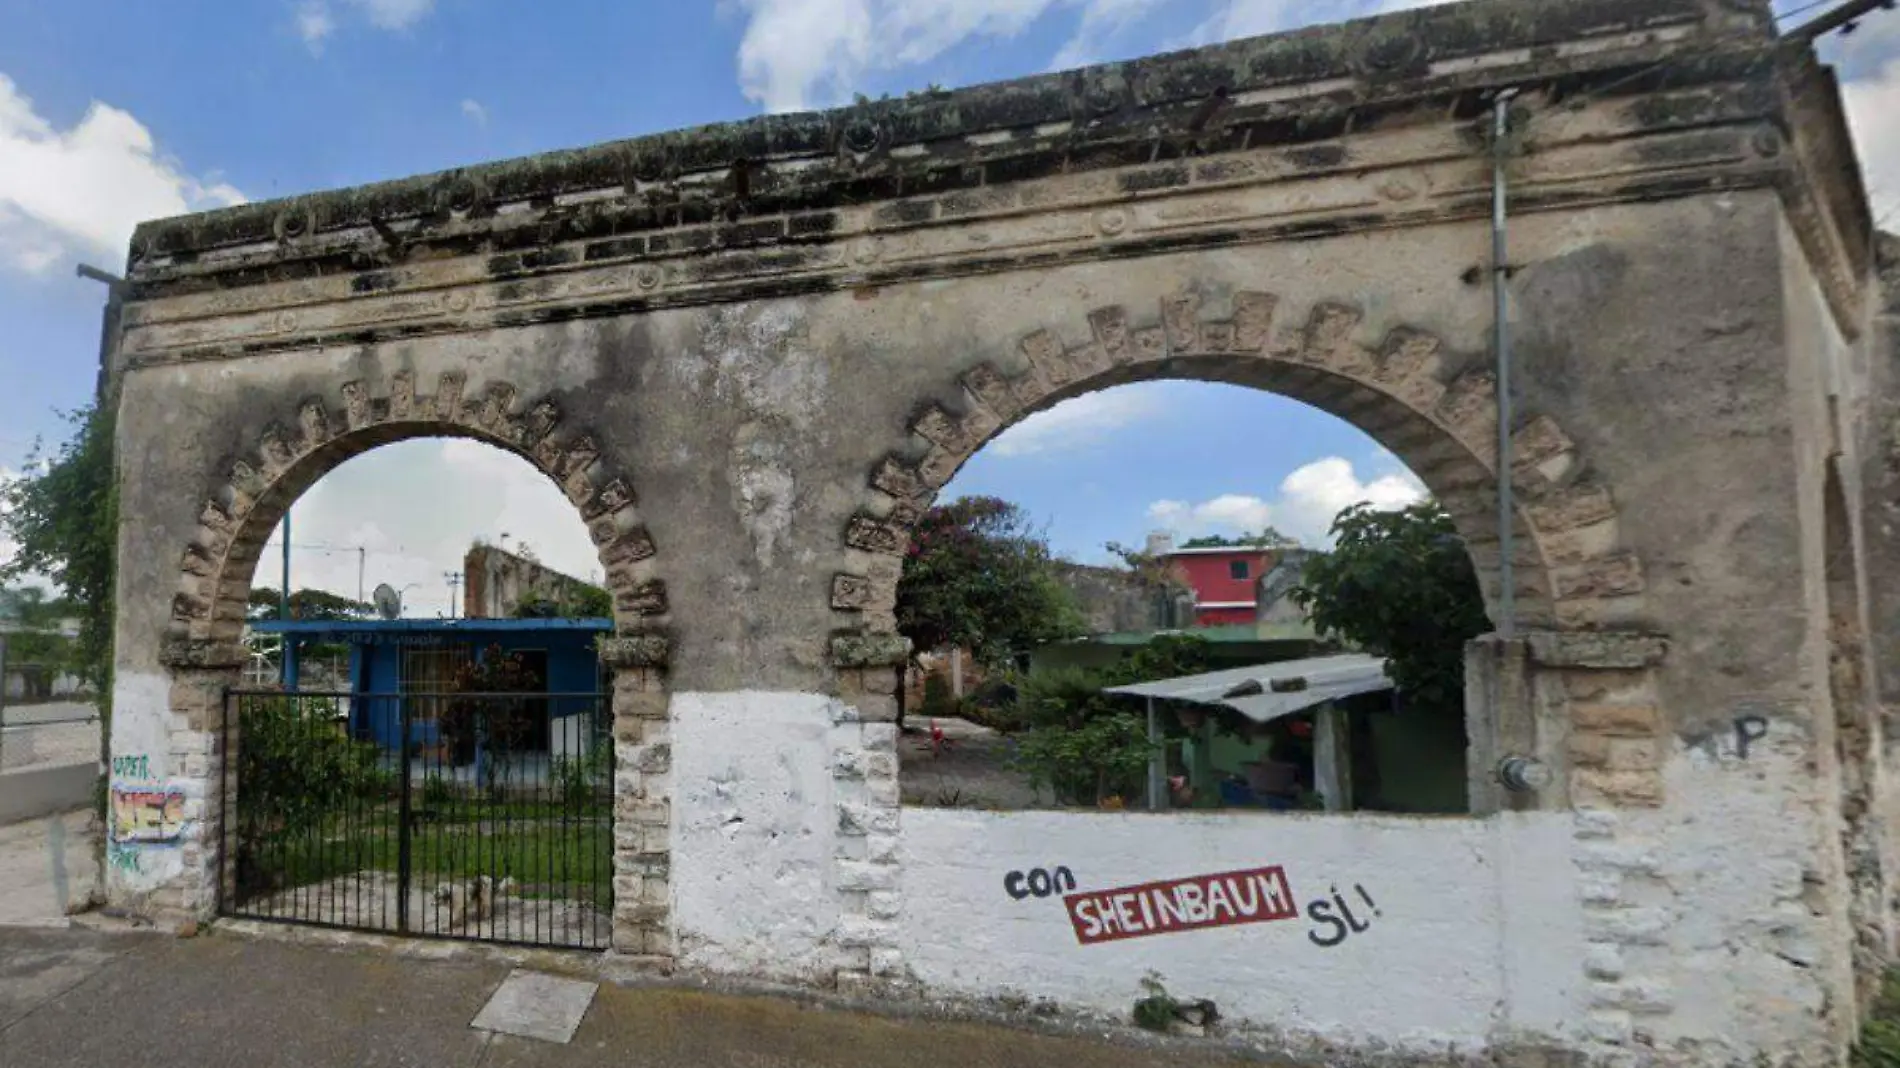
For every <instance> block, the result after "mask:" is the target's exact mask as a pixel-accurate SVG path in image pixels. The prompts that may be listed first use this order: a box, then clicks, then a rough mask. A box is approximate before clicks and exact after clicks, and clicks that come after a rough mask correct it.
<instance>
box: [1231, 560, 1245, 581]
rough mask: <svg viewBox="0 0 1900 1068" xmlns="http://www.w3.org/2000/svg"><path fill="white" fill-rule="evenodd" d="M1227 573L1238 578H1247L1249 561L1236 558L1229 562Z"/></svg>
mask: <svg viewBox="0 0 1900 1068" xmlns="http://www.w3.org/2000/svg"><path fill="white" fill-rule="evenodd" d="M1227 574H1228V575H1229V576H1231V577H1233V578H1237V579H1244V578H1246V577H1247V561H1245V560H1235V561H1234V562H1233V563H1231V564H1228V565H1227Z"/></svg>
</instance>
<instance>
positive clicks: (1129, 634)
mask: <svg viewBox="0 0 1900 1068" xmlns="http://www.w3.org/2000/svg"><path fill="white" fill-rule="evenodd" d="M1168 635H1175V636H1182V637H1189V638H1199V639H1201V640H1202V641H1208V642H1214V643H1216V644H1226V643H1229V642H1297V641H1312V640H1314V637H1315V634H1314V631H1313V627H1312V625H1311V624H1309V623H1305V622H1299V623H1222V624H1217V625H1215V626H1211V627H1189V628H1184V629H1180V630H1125V631H1116V632H1114V633H1110V634H1094V635H1090V636H1089V637H1086V638H1074V639H1070V640H1067V641H1061V642H1051V643H1049V644H1051V645H1090V644H1094V645H1147V644H1148V643H1149V642H1152V641H1154V640H1155V639H1156V638H1158V637H1163V636H1168Z"/></svg>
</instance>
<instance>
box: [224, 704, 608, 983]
mask: <svg viewBox="0 0 1900 1068" xmlns="http://www.w3.org/2000/svg"><path fill="white" fill-rule="evenodd" d="M611 723H612V718H611V715H610V714H609V704H608V701H607V698H606V697H605V696H604V695H602V694H598V693H555V694H521V693H446V692H444V693H404V694H349V693H309V692H299V693H294V694H286V693H282V692H275V691H254V690H246V691H234V692H232V693H231V694H230V696H229V699H228V701H227V703H226V706H225V717H224V731H225V737H224V744H225V752H226V754H227V759H226V760H225V763H224V775H225V782H224V784H223V787H224V790H223V798H224V800H223V805H224V811H223V813H222V814H223V820H222V822H223V826H224V834H225V841H224V846H225V848H224V850H223V856H224V861H223V863H224V871H223V873H222V878H221V880H220V902H219V910H220V911H221V912H222V913H224V914H225V915H229V916H240V917H245V918H249V919H258V920H274V921H283V922H290V923H305V924H316V925H320V926H329V927H345V928H353V929H358V930H368V931H385V932H392V933H397V934H411V935H422V936H430V937H443V938H463V939H476V940H481V941H491V942H508V943H516V944H523V945H535V946H558V947H574V948H584V949H604V948H606V947H607V945H608V942H609V937H610V926H611V919H612V915H613V739H612V737H611V733H610V727H611Z"/></svg>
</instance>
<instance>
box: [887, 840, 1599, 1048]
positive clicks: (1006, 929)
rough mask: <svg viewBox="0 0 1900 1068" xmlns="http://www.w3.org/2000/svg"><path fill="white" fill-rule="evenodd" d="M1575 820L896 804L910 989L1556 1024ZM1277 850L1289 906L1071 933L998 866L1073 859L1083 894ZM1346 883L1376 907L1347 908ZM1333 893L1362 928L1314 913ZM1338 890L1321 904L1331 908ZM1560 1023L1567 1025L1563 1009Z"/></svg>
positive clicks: (1568, 986)
mask: <svg viewBox="0 0 1900 1068" xmlns="http://www.w3.org/2000/svg"><path fill="white" fill-rule="evenodd" d="M1572 838H1573V824H1572V817H1571V816H1570V815H1569V814H1567V813H1539V814H1527V815H1508V814H1507V815H1503V816H1498V817H1494V818H1491V819H1486V820H1471V819H1432V820H1427V819H1405V818H1396V817H1373V816H1364V815H1361V816H1318V815H1314V816H1304V815H1291V814H1276V815H1268V814H1249V815H1236V816H1222V815H1196V814H1185V813H1169V814H1156V815H1149V814H1137V813H1128V814H1105V813H1058V812H1016V813H991V812H972V811H960V810H948V809H924V808H912V809H906V810H905V812H904V816H903V833H902V849H901V857H902V860H903V876H902V889H903V908H904V914H903V919H902V922H901V924H900V925H899V929H900V931H901V935H900V939H901V947H902V950H903V953H904V958H905V961H906V963H907V964H908V965H909V967H910V969H911V971H912V972H913V973H914V974H915V976H916V977H917V978H918V979H919V980H921V981H922V982H923V983H924V984H925V985H926V987H928V988H931V989H933V990H936V991H941V992H947V993H959V994H963V995H968V996H975V997H989V996H994V995H1000V994H1015V995H1021V996H1025V997H1029V998H1049V999H1053V1000H1055V1001H1056V1002H1058V1003H1061V1004H1063V1005H1066V1006H1070V1007H1075V1008H1082V1009H1088V1010H1094V1011H1099V1012H1103V1013H1108V1014H1112V1015H1115V1016H1117V1017H1120V1018H1123V1019H1126V1018H1127V1016H1128V1013H1129V1011H1130V1009H1131V1007H1132V1005H1133V1003H1134V1001H1135V1000H1136V999H1137V998H1138V997H1140V996H1141V995H1142V991H1141V988H1140V985H1139V982H1140V980H1141V978H1142V977H1143V976H1144V975H1145V974H1147V973H1148V972H1149V971H1150V970H1153V971H1155V972H1158V973H1160V975H1161V977H1162V979H1163V981H1164V982H1165V984H1166V986H1167V989H1168V991H1169V993H1171V994H1173V995H1174V996H1176V997H1205V998H1209V999H1212V1000H1213V1001H1214V1002H1215V1004H1216V1005H1217V1006H1218V1007H1219V1009H1220V1012H1221V1014H1222V1016H1223V1017H1224V1018H1225V1019H1227V1020H1229V1021H1232V1022H1235V1023H1242V1024H1247V1025H1252V1026H1256V1027H1264V1028H1271V1029H1275V1030H1278V1031H1280V1032H1282V1033H1284V1034H1285V1035H1287V1036H1288V1037H1309V1038H1318V1039H1329V1040H1343V1041H1347V1042H1350V1043H1351V1044H1353V1045H1355V1046H1359V1047H1362V1048H1363V1047H1364V1046H1366V1045H1368V1044H1389V1045H1392V1046H1398V1047H1403V1048H1408V1049H1414V1050H1419V1051H1430V1050H1436V1051H1441V1052H1442V1051H1444V1050H1446V1049H1447V1047H1457V1048H1461V1049H1466V1050H1472V1049H1476V1048H1478V1047H1480V1046H1481V1045H1483V1044H1484V1043H1485V1042H1486V1040H1487V1039H1497V1040H1505V1039H1512V1038H1520V1037H1525V1036H1532V1035H1547V1036H1552V1037H1556V1036H1560V1035H1561V1034H1562V1033H1563V1032H1564V1031H1565V1030H1566V1028H1567V1027H1568V1028H1574V1027H1575V1026H1576V1022H1577V1021H1578V1020H1579V1019H1580V1017H1581V1015H1582V1012H1581V1008H1580V1002H1581V996H1582V991H1581V990H1580V989H1579V988H1580V987H1581V986H1582V985H1583V982H1584V979H1583V972H1582V969H1581V968H1580V966H1579V962H1580V961H1582V959H1583V956H1584V944H1583V931H1582V920H1581V913H1580V909H1579V906H1578V899H1577V890H1576V884H1577V874H1576V869H1575V868H1574V866H1573V864H1572V862H1571V858H1572V851H1573V843H1572ZM1272 865H1280V866H1282V867H1283V868H1284V869H1285V872H1286V878H1287V881H1288V884H1289V885H1290V888H1291V890H1292V893H1293V898H1294V901H1295V903H1296V904H1297V905H1298V907H1299V909H1300V913H1301V914H1300V916H1299V917H1298V918H1296V919H1291V920H1280V921H1272V922H1266V923H1256V924H1248V925H1244V926H1229V927H1221V928H1213V929H1205V930H1198V931H1177V932H1169V933H1163V934H1156V935H1150V936H1147V937H1140V938H1131V939H1127V940H1124V941H1119V942H1109V943H1097V944H1093V945H1086V946H1084V945H1080V944H1078V941H1077V937H1076V934H1075V932H1074V929H1073V927H1072V926H1071V923H1070V921H1069V918H1068V915H1067V913H1066V911H1065V909H1064V906H1063V903H1062V900H1061V896H1060V895H1052V896H1050V897H1048V898H1044V899H1038V898H1036V897H1033V896H1031V897H1027V898H1024V899H1022V900H1016V899H1014V898H1012V897H1011V896H1010V895H1009V894H1008V893H1006V892H1005V886H1004V880H1005V877H1006V876H1007V875H1008V873H1010V872H1012V871H1023V872H1027V871H1029V870H1030V869H1033V868H1045V869H1053V868H1055V867H1057V866H1065V867H1067V868H1069V869H1070V870H1071V871H1072V872H1073V873H1074V875H1075V878H1076V880H1077V889H1078V890H1079V891H1088V890H1107V889H1111V888H1115V887H1122V886H1133V885H1137V884H1142V883H1148V882H1155V881H1159V880H1166V879H1174V878H1179V877H1186V876H1194V875H1209V874H1216V873H1220V872H1226V871H1233V870H1237V869H1246V868H1256V867H1266V866H1272ZM1355 887H1363V888H1364V889H1365V891H1366V893H1367V894H1369V895H1370V896H1371V898H1372V899H1373V901H1374V902H1376V904H1377V911H1376V913H1371V914H1370V915H1368V913H1369V912H1370V910H1368V909H1366V908H1364V907H1363V905H1362V903H1361V900H1360V898H1359V895H1358V893H1357V891H1356V889H1355ZM1335 891H1337V892H1338V893H1339V894H1340V895H1341V896H1342V897H1343V898H1345V900H1346V901H1347V903H1348V905H1349V906H1350V907H1351V908H1352V909H1353V911H1354V912H1355V914H1356V918H1357V919H1359V920H1360V921H1361V923H1362V924H1369V926H1367V928H1366V929H1365V930H1363V931H1360V932H1356V933H1349V934H1347V936H1346V937H1345V938H1344V939H1343V940H1342V941H1339V942H1338V944H1336V945H1333V946H1330V947H1325V946H1321V945H1319V944H1317V942H1316V941H1315V939H1316V938H1317V939H1321V940H1326V941H1331V940H1332V939H1334V938H1335V937H1337V935H1338V928H1337V927H1335V926H1333V925H1331V924H1327V923H1323V922H1319V921H1316V920H1314V919H1313V918H1312V917H1311V913H1310V911H1309V909H1310V906H1311V904H1312V903H1315V902H1320V901H1330V900H1331V898H1332V895H1333V894H1334V893H1335ZM1336 908H1337V907H1336V906H1334V910H1335V911H1336ZM1566 1021H1568V1023H1566Z"/></svg>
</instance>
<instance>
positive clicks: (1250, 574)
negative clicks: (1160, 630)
mask: <svg viewBox="0 0 1900 1068" xmlns="http://www.w3.org/2000/svg"><path fill="white" fill-rule="evenodd" d="M1161 541H1162V539H1160V538H1156V539H1152V540H1151V541H1150V543H1149V544H1150V545H1151V546H1152V548H1153V550H1154V551H1155V555H1157V556H1160V557H1161V558H1163V559H1165V560H1167V561H1168V563H1169V565H1170V566H1171V567H1172V568H1173V569H1174V573H1175V574H1176V575H1178V576H1180V578H1181V580H1182V581H1183V582H1185V583H1187V584H1188V586H1189V587H1191V588H1192V589H1193V590H1194V624H1195V626H1200V627H1217V626H1223V625H1226V624H1230V623H1252V622H1254V620H1255V619H1256V618H1257V613H1258V612H1259V610H1260V580H1261V578H1263V577H1264V576H1265V575H1266V574H1267V572H1268V571H1270V570H1272V569H1273V566H1274V563H1275V561H1276V560H1277V559H1278V557H1279V553H1277V552H1276V551H1275V550H1272V549H1260V548H1254V547H1251V546H1222V547H1216V548H1207V549H1176V548H1173V547H1172V545H1171V542H1172V539H1168V540H1167V542H1166V543H1164V544H1166V546H1167V547H1165V548H1164V547H1163V544H1157V542H1161Z"/></svg>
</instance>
